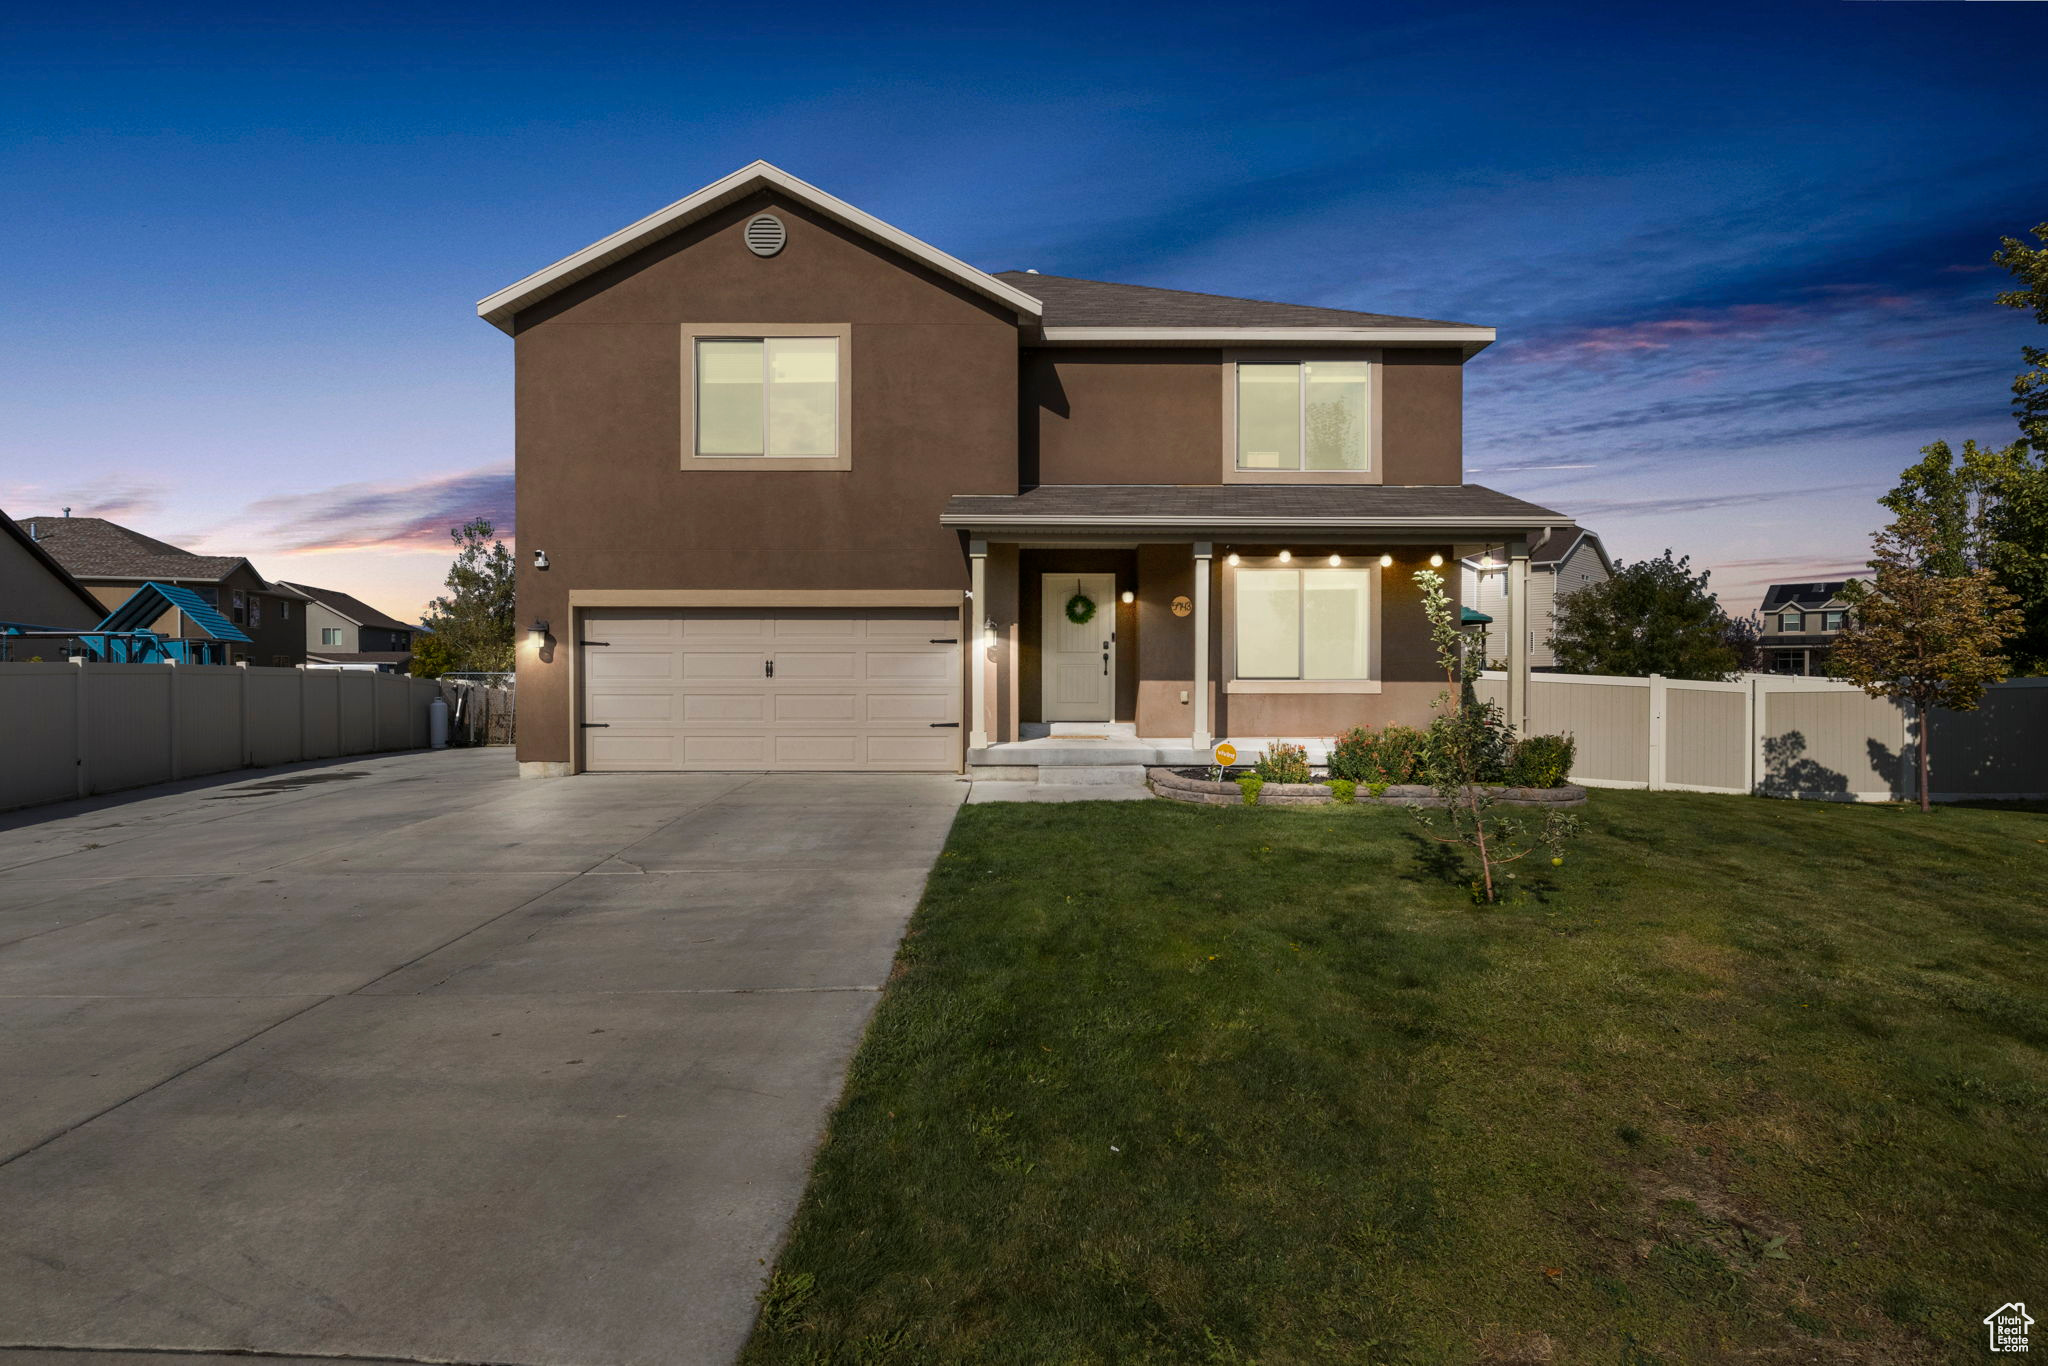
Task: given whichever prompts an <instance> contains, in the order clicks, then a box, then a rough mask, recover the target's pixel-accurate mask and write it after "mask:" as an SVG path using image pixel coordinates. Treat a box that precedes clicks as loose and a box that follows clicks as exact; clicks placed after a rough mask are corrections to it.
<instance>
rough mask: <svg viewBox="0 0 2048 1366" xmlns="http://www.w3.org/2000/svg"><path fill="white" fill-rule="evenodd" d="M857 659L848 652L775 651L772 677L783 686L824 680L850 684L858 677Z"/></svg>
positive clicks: (858, 666)
mask: <svg viewBox="0 0 2048 1366" xmlns="http://www.w3.org/2000/svg"><path fill="white" fill-rule="evenodd" d="M860 659H861V657H860V656H859V655H858V654H855V653H854V652H853V651H851V650H834V651H830V652H827V651H823V650H777V651H776V652H775V677H776V678H778V679H780V680H783V681H785V682H803V681H805V680H807V679H826V678H829V679H833V680H835V681H847V682H851V681H852V680H853V679H856V678H859V677H860Z"/></svg>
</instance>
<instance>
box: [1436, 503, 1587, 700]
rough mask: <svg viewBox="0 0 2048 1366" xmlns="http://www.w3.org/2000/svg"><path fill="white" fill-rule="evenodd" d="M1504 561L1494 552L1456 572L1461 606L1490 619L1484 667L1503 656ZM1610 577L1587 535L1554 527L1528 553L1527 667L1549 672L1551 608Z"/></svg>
mask: <svg viewBox="0 0 2048 1366" xmlns="http://www.w3.org/2000/svg"><path fill="white" fill-rule="evenodd" d="M1508 577H1509V576H1508V561H1507V557H1506V555H1505V554H1504V552H1503V551H1502V550H1501V548H1500V547H1498V546H1489V547H1488V548H1487V549H1486V550H1485V551H1484V552H1483V553H1481V554H1479V555H1476V556H1467V557H1466V558H1465V560H1464V561H1463V563H1462V564H1461V565H1460V567H1459V573H1458V578H1459V582H1460V585H1461V588H1462V590H1463V597H1462V599H1461V601H1463V602H1464V604H1465V605H1466V606H1467V607H1471V608H1474V609H1476V610H1478V611H1480V612H1483V613H1485V614H1486V615H1487V616H1489V617H1492V618H1493V619H1494V624H1493V625H1490V626H1488V627H1487V628H1486V658H1487V661H1488V663H1493V662H1495V661H1504V660H1506V658H1507V654H1508V639H1507V628H1506V627H1505V626H1504V625H1502V623H1503V622H1505V621H1506V620H1507V615H1508V613H1507V593H1508ZM1613 577H1614V563H1613V561H1611V560H1609V559H1608V558H1607V547H1606V546H1604V545H1602V544H1601V543H1600V537H1599V536H1598V535H1596V534H1595V533H1593V532H1590V531H1585V530H1581V529H1579V528H1576V527H1560V528H1558V529H1556V530H1554V531H1552V532H1551V533H1550V534H1549V535H1548V536H1545V537H1544V538H1543V539H1542V540H1540V541H1537V542H1536V543H1535V544H1533V545H1531V546H1530V547H1529V611H1528V614H1527V630H1528V632H1529V667H1530V668H1532V669H1554V668H1556V667H1557V654H1556V652H1555V651H1553V650H1552V649H1551V648H1550V636H1551V632H1552V630H1553V628H1554V627H1555V626H1556V623H1557V604H1558V603H1560V602H1562V601H1563V600H1564V599H1565V598H1566V597H1567V596H1568V595H1570V594H1572V593H1576V592H1578V591H1579V590H1580V589H1581V588H1585V587H1587V586H1588V585H1590V584H1596V583H1605V582H1606V581H1607V580H1608V579H1611V578H1613Z"/></svg>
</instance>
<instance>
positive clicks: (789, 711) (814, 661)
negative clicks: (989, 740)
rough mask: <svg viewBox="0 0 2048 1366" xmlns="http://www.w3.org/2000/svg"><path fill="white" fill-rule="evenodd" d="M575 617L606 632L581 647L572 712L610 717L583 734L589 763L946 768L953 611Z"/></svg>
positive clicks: (593, 632) (951, 731)
mask: <svg viewBox="0 0 2048 1366" xmlns="http://www.w3.org/2000/svg"><path fill="white" fill-rule="evenodd" d="M583 627H584V629H583V631H582V635H583V638H584V639H585V640H589V641H593V642H596V641H604V642H609V644H608V645H604V646H599V645H595V644H593V645H590V646H586V647H584V649H583V651H582V656H581V657H582V660H583V668H582V671H581V678H582V685H583V694H584V695H583V712H582V718H583V719H586V720H589V721H592V722H600V723H604V725H605V726H607V727H609V729H590V730H585V731H584V732H583V735H584V737H585V750H584V760H585V766H586V767H588V768H592V769H599V770H614V771H620V770H636V769H637V770H688V769H740V770H745V769H761V770H790V771H801V770H810V771H826V772H829V771H862V770H879V771H887V770H897V771H902V770H923V771H939V772H951V771H953V770H954V769H956V768H957V767H958V766H959V760H960V740H961V730H960V728H959V724H958V723H959V719H960V695H959V694H960V648H959V645H958V643H957V639H958V637H959V634H960V625H959V618H958V616H957V614H955V613H953V612H949V611H944V610H934V609H915V608H904V609H869V610H863V609H859V608H849V609H832V610H824V609H819V610H795V609H789V610H777V611H770V612H763V611H737V610H717V609H696V608H690V609H674V610H658V609H641V610H635V611H620V612H617V613H603V612H593V613H589V614H587V615H586V616H585V617H584V620H583ZM621 647H623V648H621ZM771 661H772V662H773V664H774V670H773V675H772V677H771V676H770V672H769V669H768V667H767V666H768V664H769V663H770V662H771Z"/></svg>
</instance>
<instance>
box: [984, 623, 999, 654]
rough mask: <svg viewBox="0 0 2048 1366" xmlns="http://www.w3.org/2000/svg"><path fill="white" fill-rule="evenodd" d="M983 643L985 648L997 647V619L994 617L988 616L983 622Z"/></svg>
mask: <svg viewBox="0 0 2048 1366" xmlns="http://www.w3.org/2000/svg"><path fill="white" fill-rule="evenodd" d="M981 643H982V646H983V648H985V649H990V650H993V649H995V647H996V619H995V618H994V617H990V618H988V620H986V621H984V622H982V623H981Z"/></svg>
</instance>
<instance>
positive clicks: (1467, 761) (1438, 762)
mask: <svg viewBox="0 0 2048 1366" xmlns="http://www.w3.org/2000/svg"><path fill="white" fill-rule="evenodd" d="M1514 747H1515V732H1514V730H1513V728H1512V727H1510V726H1509V725H1508V722H1507V717H1506V716H1504V715H1503V714H1502V713H1501V709H1500V704H1499V703H1496V702H1481V701H1478V700H1477V699H1474V700H1473V701H1470V702H1467V703H1466V704H1465V705H1464V706H1462V707H1455V708H1448V707H1447V708H1445V709H1444V710H1443V711H1441V712H1440V713H1439V714H1438V716H1437V718H1436V720H1434V721H1432V722H1430V723H1429V731H1428V732H1427V734H1425V735H1424V737H1423V764H1422V767H1423V770H1424V771H1425V772H1428V773H1436V772H1440V771H1442V770H1443V769H1445V768H1446V767H1455V768H1456V769H1457V770H1458V772H1459V773H1461V774H1463V775H1465V776H1464V778H1463V781H1465V782H1472V783H1499V782H1505V781H1506V780H1507V775H1508V759H1509V756H1510V755H1511V754H1512V753H1513V751H1514ZM1431 781H1432V782H1433V781H1434V779H1433V778H1432V779H1431Z"/></svg>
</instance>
